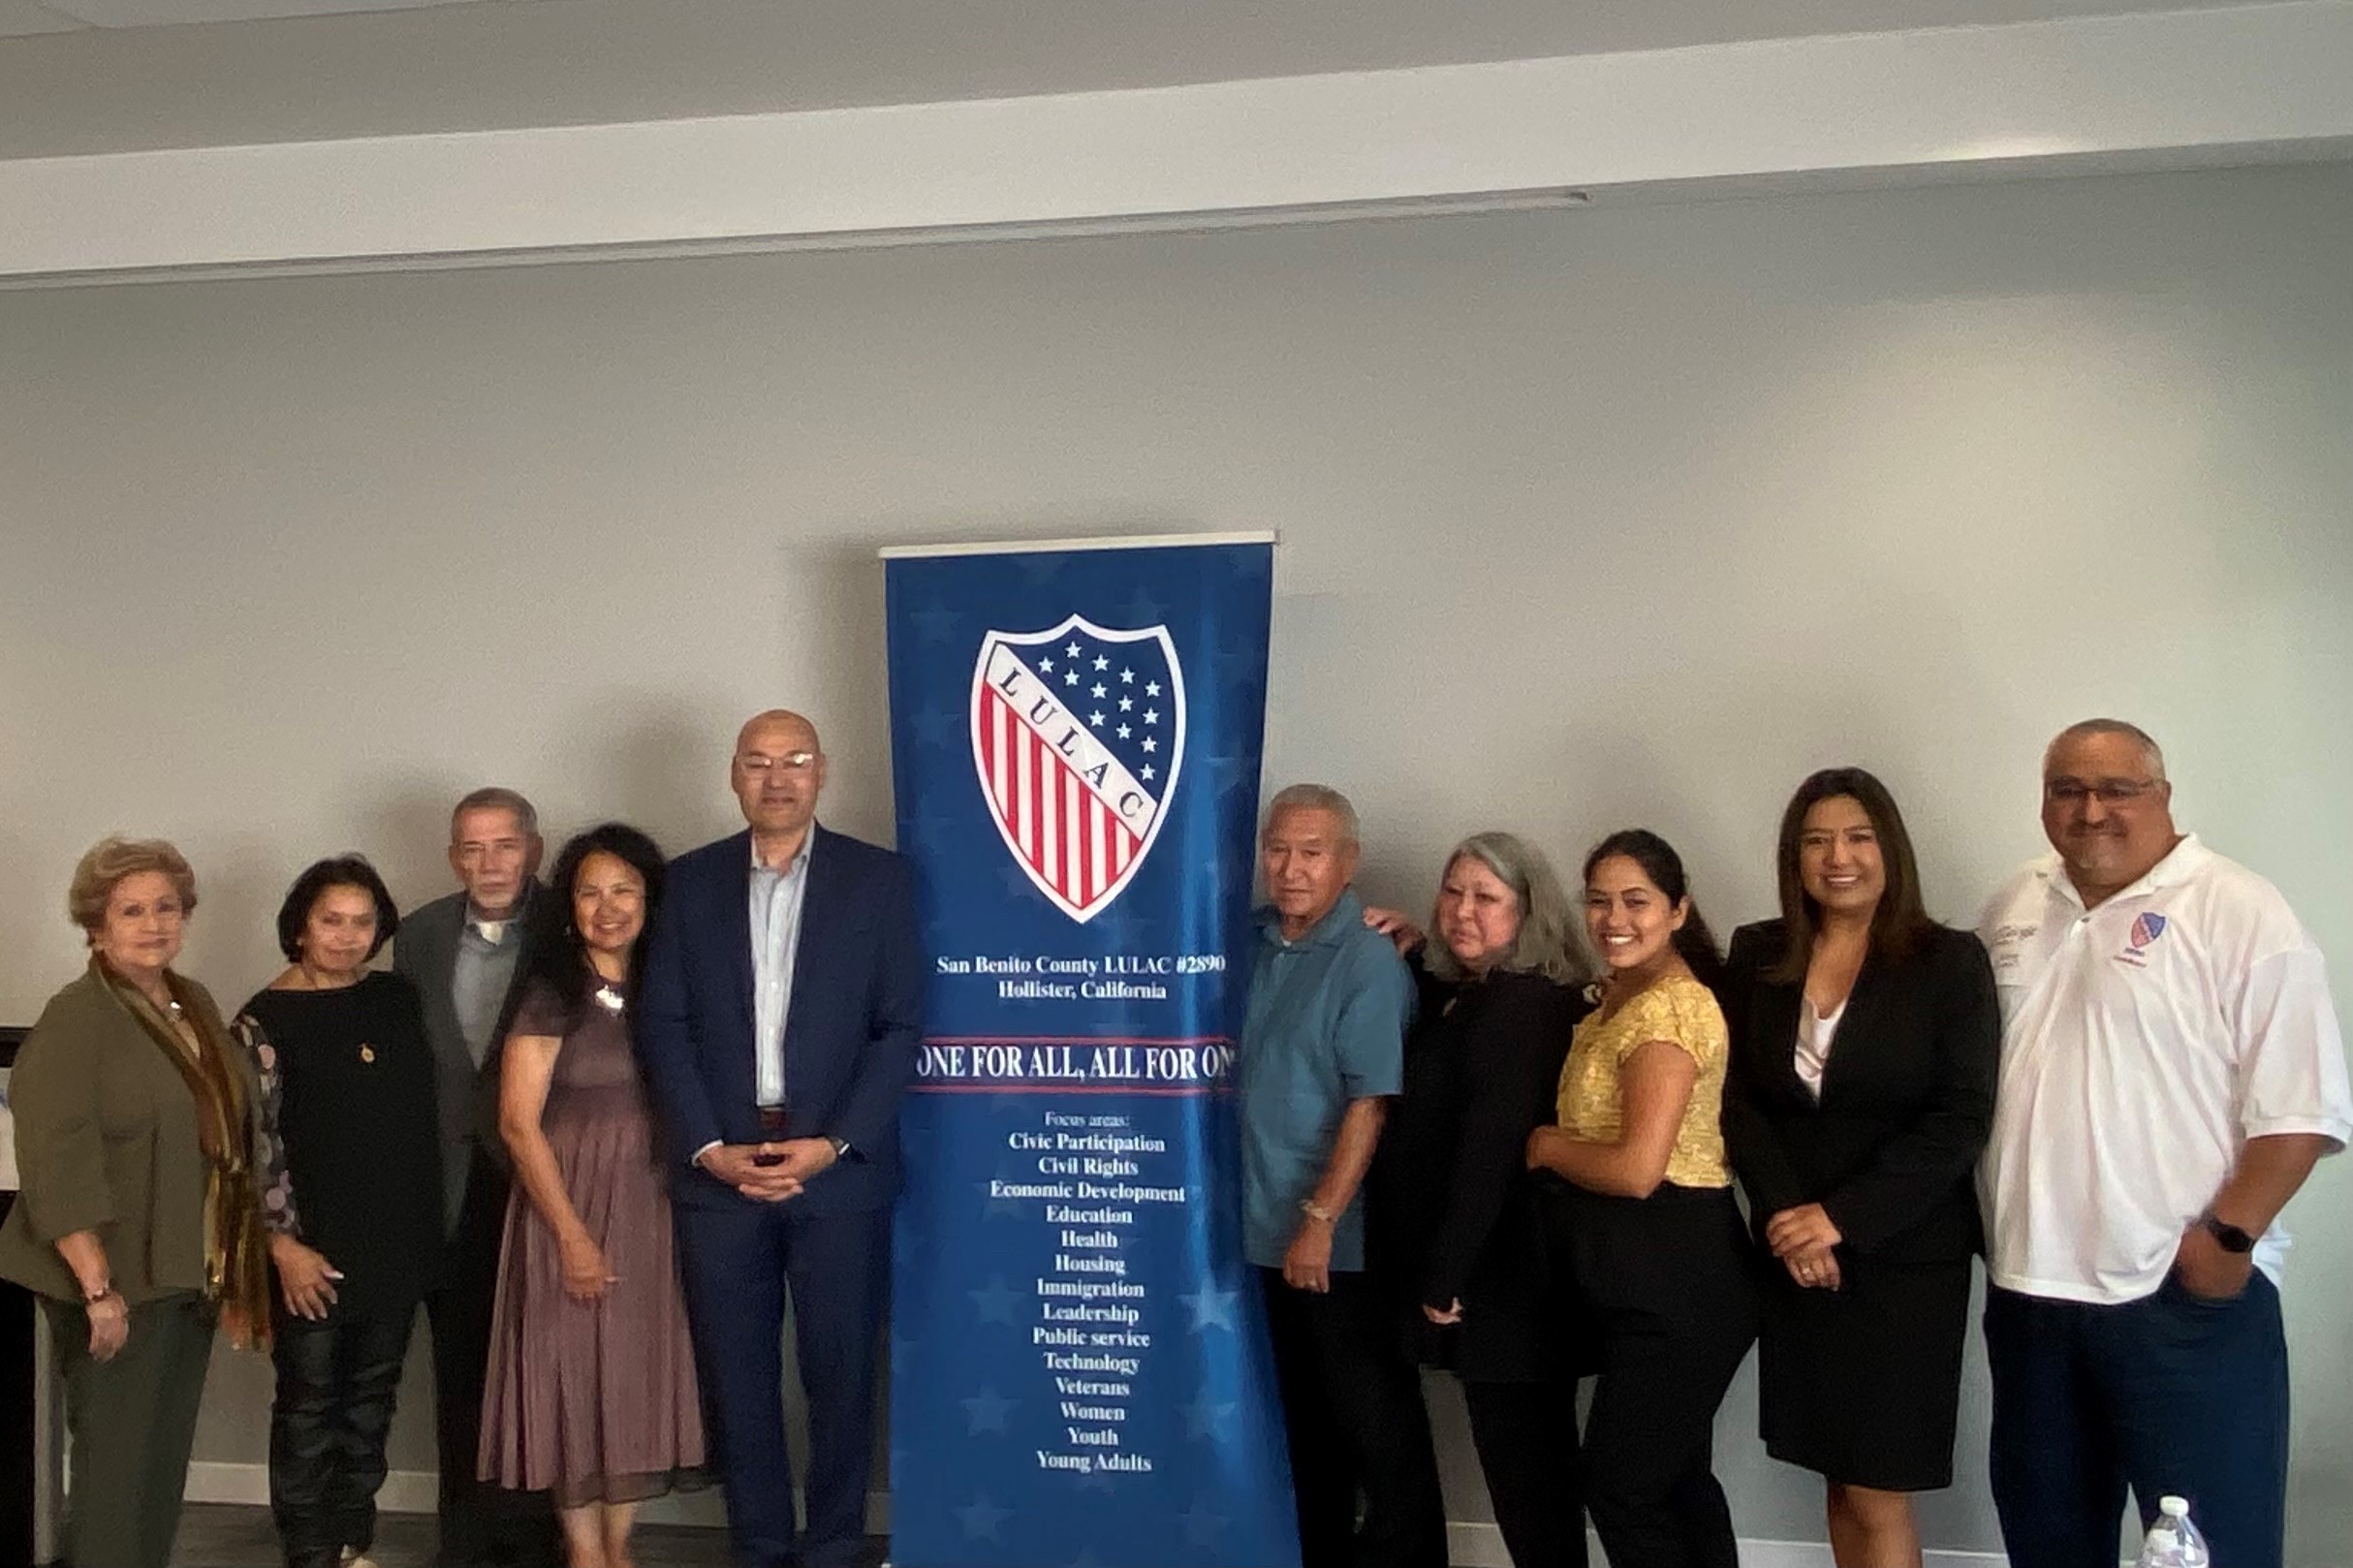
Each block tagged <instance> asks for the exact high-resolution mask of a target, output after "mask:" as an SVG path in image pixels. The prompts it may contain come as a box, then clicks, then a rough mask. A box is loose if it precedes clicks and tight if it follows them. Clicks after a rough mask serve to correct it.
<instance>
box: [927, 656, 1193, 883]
mask: <svg viewBox="0 0 2353 1568" xmlns="http://www.w3.org/2000/svg"><path fill="white" fill-rule="evenodd" d="M1183 762H1184V673H1183V672H1182V671H1181V670H1180V669H1178V668H1177V647H1176V644H1175V643H1172V642H1171V641H1170V640H1169V629H1168V628H1167V627H1166V626H1147V627H1145V628H1143V629H1141V630H1138V631H1113V630H1109V629H1107V628H1105V627H1101V626H1097V625H1096V624H1094V623H1093V622H1092V621H1090V620H1087V619H1086V618H1085V617H1084V616H1082V615H1073V616H1071V617H1070V618H1069V619H1067V620H1065V621H1063V622H1062V623H1061V624H1060V625H1058V626H1056V627H1054V628H1052V629H1051V631H1044V632H999V631H991V632H989V633H988V635H987V636H985V637H983V638H982V639H981V653H980V658H979V659H978V660H977V661H976V662H975V663H974V666H973V671H972V763H973V767H974V768H977V769H978V770H979V772H980V778H981V794H982V796H983V798H984V799H986V800H988V814H989V816H990V817H991V818H992V819H994V821H995V822H996V825H997V831H998V832H1000V833H1002V834H1003V835H1004V837H1005V847H1006V848H1007V849H1010V850H1012V851H1013V858H1014V860H1015V861H1016V862H1019V864H1020V867H1021V869H1022V870H1023V871H1025V872H1027V873H1028V875H1029V880H1030V881H1032V882H1034V883H1036V884H1037V887H1038V891H1039V892H1040V893H1043V894H1046V896H1047V897H1048V898H1051V900H1053V903H1054V906H1055V907H1056V908H1058V909H1060V910H1061V911H1062V912H1063V913H1064V914H1066V915H1068V916H1069V917H1070V918H1071V919H1072V920H1075V921H1080V922H1085V921H1088V920H1092V919H1093V918H1094V917H1095V916H1097V915H1099V914H1101V913H1102V912H1103V911H1104V910H1106V909H1108V908H1110V907H1111V904H1112V901H1113V900H1114V899H1115V898H1117V897H1118V896H1119V894H1120V893H1121V892H1122V891H1124V890H1125V889H1126V887H1127V885H1128V883H1129V882H1130V881H1132V880H1134V878H1135V875H1136V871H1137V868H1138V867H1139V866H1141V865H1143V863H1144V858H1145V856H1146V855H1148V854H1150V853H1151V848H1152V840H1153V839H1154V838H1155V837H1157V836H1158V835H1159V832H1160V824H1161V822H1162V820H1163V818H1164V817H1165V816H1166V815H1167V812H1166V809H1165V807H1166V805H1167V803H1168V801H1169V800H1171V798H1172V793H1173V792H1174V791H1175V789H1176V788H1177V769H1178V768H1179V767H1180V766H1181V765H1182V764H1183Z"/></svg>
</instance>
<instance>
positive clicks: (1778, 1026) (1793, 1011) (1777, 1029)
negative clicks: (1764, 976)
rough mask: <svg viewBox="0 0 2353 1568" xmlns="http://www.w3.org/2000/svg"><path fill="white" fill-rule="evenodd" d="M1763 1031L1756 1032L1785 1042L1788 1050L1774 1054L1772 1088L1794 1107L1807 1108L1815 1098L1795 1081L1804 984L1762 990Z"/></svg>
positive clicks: (1802, 1084)
mask: <svg viewBox="0 0 2353 1568" xmlns="http://www.w3.org/2000/svg"><path fill="white" fill-rule="evenodd" d="M1765 997H1766V1001H1765V1017H1764V1018H1763V1019H1760V1020H1759V1021H1761V1022H1762V1023H1763V1024H1764V1025H1765V1027H1764V1028H1763V1029H1762V1030H1760V1031H1759V1033H1760V1034H1761V1035H1762V1037H1763V1038H1764V1039H1767V1040H1786V1041H1789V1042H1790V1046H1791V1049H1790V1050H1787V1051H1779V1052H1777V1053H1776V1054H1775V1059H1774V1061H1773V1084H1774V1086H1775V1087H1776V1088H1778V1089H1779V1090H1780V1092H1781V1096H1782V1098H1784V1099H1786V1100H1788V1101H1789V1102H1790V1103H1791V1104H1793V1105H1800V1106H1810V1105H1812V1104H1813V1102H1814V1097H1813V1096H1812V1095H1810V1094H1808V1093H1806V1092H1805V1085H1804V1083H1802V1082H1799V1080H1798V1053H1797V1050H1796V1045H1797V1039H1798V1019H1799V1017H1800V1016H1801V1012H1802V1010H1803V1008H1804V1003H1805V982H1804V981H1803V980H1801V981H1799V982H1798V983H1797V984H1796V985H1794V986H1770V987H1767V988H1766V990H1765Z"/></svg>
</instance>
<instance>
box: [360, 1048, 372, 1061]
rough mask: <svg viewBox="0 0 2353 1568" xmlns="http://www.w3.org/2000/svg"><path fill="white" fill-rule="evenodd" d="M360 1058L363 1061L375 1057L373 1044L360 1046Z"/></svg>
mask: <svg viewBox="0 0 2353 1568" xmlns="http://www.w3.org/2000/svg"><path fill="white" fill-rule="evenodd" d="M360 1059H361V1061H363V1062H372V1061H374V1060H375V1059H376V1048H375V1047H374V1046H361V1048H360Z"/></svg>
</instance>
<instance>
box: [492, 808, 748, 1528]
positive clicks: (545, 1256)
mask: <svg viewBox="0 0 2353 1568" xmlns="http://www.w3.org/2000/svg"><path fill="white" fill-rule="evenodd" d="M549 882H550V884H551V893H552V896H550V897H549V898H546V899H544V900H542V902H541V908H542V909H543V910H544V911H545V912H546V916H545V927H544V928H543V929H542V930H540V931H538V932H536V933H534V940H533V943H532V948H531V956H530V958H529V962H530V964H531V974H530V978H529V979H528V981H527V982H526V984H525V987H524V990H523V994H522V997H521V999H520V1001H519V1003H518V1007H517V1010H516V1016H515V1022H514V1025H513V1027H512V1028H511V1029H510V1030H509V1031H508V1034H507V1040H506V1048H505V1049H506V1055H505V1060H504V1065H503V1067H502V1069H501V1073H500V1080H499V1131H500V1134H501V1136H503V1137H504V1139H505V1140H506V1144H507V1147H508V1148H509V1149H510V1150H511V1151H512V1152H513V1154H514V1156H515V1176H516V1186H515V1197H514V1201H513V1202H512V1204H511V1205H510V1206H509V1207H508V1209H507V1231H506V1240H505V1244H504V1250H503V1253H502V1255H501V1258H500V1261H499V1282H498V1304H497V1307H496V1309H495V1312H494V1315H493V1317H492V1320H491V1331H490V1364H489V1372H488V1386H487V1388H486V1390H485V1393H484V1396H483V1417H482V1477H483V1479H484V1480H486V1481H492V1482H496V1483H497V1484H498V1485H500V1486H502V1487H508V1488H512V1489H515V1490H529V1491H552V1492H553V1493H554V1497H555V1506H556V1510H557V1515H558V1518H559V1519H560V1520H561V1521H562V1523H563V1529H564V1544H565V1550H566V1552H567V1554H568V1557H569V1561H570V1564H571V1568H628V1565H629V1563H630V1556H629V1531H630V1526H631V1524H632V1522H633V1521H634V1519H635V1515H636V1512H637V1505H638V1504H639V1503H640V1502H643V1500H644V1499H646V1498H648V1497H653V1496H658V1495H660V1494H661V1493H663V1492H666V1491H669V1490H672V1489H673V1488H674V1487H676V1486H679V1485H688V1484H700V1482H701V1480H702V1477H701V1476H700V1475H699V1474H697V1472H698V1470H699V1469H700V1467H701V1466H702V1464H703V1462H704V1443H703V1415H702V1405H701V1400H700V1396H698V1394H697V1392H696V1387H695V1364H694V1353H693V1349H692V1347H691V1346H690V1344H689V1342H688V1339H687V1332H686V1301H685V1297H684V1295H683V1294H682V1293H681V1291H680V1288H679V1284H678V1266H677V1255H676V1252H675V1247H674V1245H673V1243H672V1239H671V1220H670V1195H669V1192H668V1189H667V1187H666V1185H665V1182H664V1171H663V1161H662V1155H661V1151H660V1149H659V1148H658V1147H657V1146H656V1141H655V1137H654V1132H653V1117H652V1115H651V1113H649V1111H648V1109H647V1107H646V1104H645V1091H644V1088H643V1084H642V1083H641V1082H640V1081H639V1078H638V1066H637V1056H636V1053H635V1051H632V1050H631V1047H630V1021H629V1013H630V1007H631V1003H632V1001H633V999H634V995H635V989H636V983H637V977H638V970H639V964H638V953H639V942H640V939H641V938H642V937H643V935H644V932H645V927H646V924H647V921H648V919H649V918H650V917H651V915H652V913H653V908H654V904H655V903H656V901H657V900H658V899H659V898H660V897H661V892H662V853H661V851H660V850H659V849H658V848H656V847H655V845H654V842H653V840H652V839H650V838H648V837H646V836H645V835H644V834H643V833H642V832H639V831H637V830H636V829H634V828H625V827H622V826H621V825H619V824H617V823H607V824H606V825H605V826H603V827H601V828H593V829H590V830H589V831H587V832H584V833H581V834H580V836H579V837H577V838H575V839H573V840H572V842H570V843H569V844H566V845H565V846H564V851H563V854H562V855H560V856H559V857H557V859H556V863H555V870H554V873H553V875H552V876H551V877H550V878H549Z"/></svg>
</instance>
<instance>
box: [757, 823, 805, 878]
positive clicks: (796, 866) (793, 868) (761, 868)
mask: <svg viewBox="0 0 2353 1568" xmlns="http://www.w3.org/2000/svg"><path fill="white" fill-rule="evenodd" d="M743 845H744V849H743V853H744V854H745V855H746V856H747V857H749V858H750V860H751V862H752V875H754V876H762V875H767V876H772V877H791V876H799V875H800V873H801V872H803V871H805V870H807V869H808V868H809V851H810V850H811V849H814V848H815V847H816V845H817V825H816V824H815V823H811V824H809V832H808V836H807V837H806V838H803V839H802V840H801V841H800V849H798V850H796V851H794V852H793V858H792V859H791V860H789V861H787V862H784V863H783V864H782V865H762V864H761V863H760V843H759V840H758V839H755V838H753V837H752V836H751V835H750V834H749V833H746V834H745V835H744V838H743Z"/></svg>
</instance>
